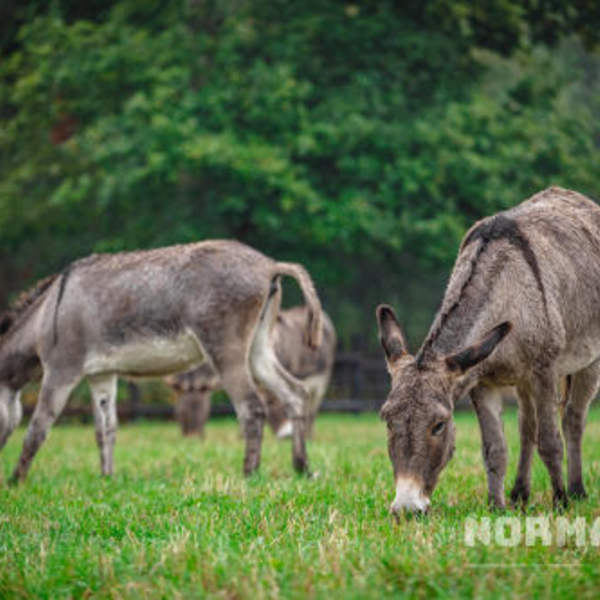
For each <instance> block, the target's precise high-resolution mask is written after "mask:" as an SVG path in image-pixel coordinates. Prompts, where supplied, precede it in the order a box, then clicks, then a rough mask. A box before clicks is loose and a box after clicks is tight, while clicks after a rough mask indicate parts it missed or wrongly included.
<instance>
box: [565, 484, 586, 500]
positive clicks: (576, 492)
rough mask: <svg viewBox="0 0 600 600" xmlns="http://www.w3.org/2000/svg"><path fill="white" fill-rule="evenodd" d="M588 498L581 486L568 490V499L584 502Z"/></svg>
mask: <svg viewBox="0 0 600 600" xmlns="http://www.w3.org/2000/svg"><path fill="white" fill-rule="evenodd" d="M587 497H588V495H587V492H586V491H585V488H584V487H583V484H582V483H581V484H579V485H572V486H571V487H570V488H569V498H571V499H572V500H585V499H586V498H587Z"/></svg>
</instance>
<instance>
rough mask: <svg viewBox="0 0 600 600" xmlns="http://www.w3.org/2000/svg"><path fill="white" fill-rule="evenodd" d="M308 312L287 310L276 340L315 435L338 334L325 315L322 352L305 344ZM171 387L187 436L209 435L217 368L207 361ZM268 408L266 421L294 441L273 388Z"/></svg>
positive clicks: (180, 376)
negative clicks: (303, 396) (304, 398)
mask: <svg viewBox="0 0 600 600" xmlns="http://www.w3.org/2000/svg"><path fill="white" fill-rule="evenodd" d="M308 317H309V315H308V312H307V310H306V308H305V307H304V306H297V307H294V308H290V309H288V310H282V311H281V313H280V314H279V315H277V321H276V324H275V329H274V331H273V336H274V337H273V341H274V344H275V354H276V355H277V358H278V359H279V362H280V363H281V364H282V365H283V366H284V367H285V368H286V369H287V370H288V371H289V372H290V373H291V374H292V375H294V376H295V377H296V378H297V379H299V380H300V381H302V383H303V384H304V386H305V387H306V389H307V390H308V393H309V395H308V405H307V406H306V407H305V415H306V418H307V434H308V436H311V435H312V431H313V426H314V422H315V418H316V416H317V413H318V411H319V407H320V406H321V402H322V401H323V398H324V396H325V392H326V391H327V386H328V385H329V380H330V378H331V370H332V368H333V363H334V360H335V345H336V335H335V329H334V327H333V324H332V323H331V320H330V319H329V317H328V316H327V314H326V313H323V314H322V323H323V332H322V342H321V345H320V346H319V347H318V348H317V349H311V348H308V347H307V346H306V344H304V343H303V336H304V333H305V331H306V327H307V321H308ZM165 381H166V383H167V384H168V385H169V386H170V387H171V388H172V389H173V390H175V392H176V393H177V395H178V399H177V404H176V416H177V420H178V421H179V424H180V425H181V429H182V432H183V434H184V435H199V436H202V435H203V433H204V426H205V424H206V421H207V420H208V417H209V415H210V397H211V394H212V393H213V392H214V391H216V390H218V389H219V388H221V382H220V381H219V378H218V376H217V374H216V373H215V370H214V369H213V368H212V367H211V366H210V364H208V363H204V364H202V365H201V366H200V367H198V368H197V369H194V370H193V371H188V372H187V373H180V374H177V375H171V376H170V377H167V378H166V380H165ZM261 393H262V395H263V396H264V398H265V400H266V404H267V422H268V423H269V425H270V427H271V429H272V430H273V433H275V435H277V437H279V438H280V439H283V438H287V437H290V436H291V434H292V422H291V420H290V419H289V418H288V415H287V413H286V410H285V406H284V405H283V403H282V402H281V401H280V400H279V399H278V398H277V397H276V396H274V395H273V394H270V393H269V392H268V390H261Z"/></svg>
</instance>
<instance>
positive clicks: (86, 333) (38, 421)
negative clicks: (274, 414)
mask: <svg viewBox="0 0 600 600" xmlns="http://www.w3.org/2000/svg"><path fill="white" fill-rule="evenodd" d="M282 275H289V276H291V277H293V278H294V279H296V281H297V282H298V284H299V285H300V288H301V290H302V293H303V295H304V298H305V301H306V303H307V305H308V315H309V318H308V328H307V331H306V338H305V341H306V343H307V344H308V345H309V346H311V347H317V346H318V345H319V343H320V336H321V305H320V302H319V299H318V297H317V294H316V292H315V289H314V286H313V283H312V281H311V278H310V276H309V275H308V273H307V272H306V271H305V270H304V269H303V268H302V267H301V266H300V265H297V264H291V263H280V262H275V261H273V260H271V259H270V258H268V257H266V256H264V255H263V254H261V253H259V252H257V251H256V250H253V249H252V248H249V247H248V246H245V245H243V244H240V243H238V242H235V241H208V242H201V243H195V244H188V245H182V246H172V247H169V248H160V249H156V250H147V251H140V252H130V253H119V254H101V255H92V256H90V257H88V258H84V259H82V260H79V261H77V262H75V263H73V264H71V265H70V266H69V267H67V269H66V270H65V271H63V272H62V273H61V274H60V275H57V276H54V277H50V278H48V279H46V280H44V281H43V282H41V283H40V284H39V285H38V286H37V287H36V288H35V289H34V290H32V291H31V292H29V293H27V294H25V295H24V296H23V297H22V298H21V299H20V300H19V301H18V302H17V303H16V304H15V305H14V307H13V308H12V309H11V310H9V311H8V312H7V313H6V314H5V315H4V316H3V317H2V318H1V319H0V333H1V337H0V448H2V447H3V446H4V444H5V443H6V441H7V439H8V437H9V435H10V434H11V432H12V431H13V430H14V429H15V427H16V426H17V424H18V423H19V420H20V415H21V407H20V402H19V395H20V390H21V389H22V388H23V386H24V385H25V384H26V383H28V382H29V381H33V380H36V379H39V378H40V377H42V384H41V389H40V394H39V399H38V403H37V406H36V409H35V412H34V414H33V418H32V420H31V423H30V424H29V429H28V431H27V434H26V437H25V441H24V444H23V451H22V453H21V457H20V459H19V463H18V465H17V467H16V469H15V471H14V474H13V476H12V481H18V480H22V479H24V478H25V476H26V475H27V471H28V469H29V466H30V464H31V461H32V459H33V457H34V456H35V454H36V452H37V451H38V449H39V447H40V446H41V444H42V443H43V441H44V439H45V438H46V436H47V434H48V431H49V429H50V427H51V425H52V424H53V423H54V421H55V420H56V418H57V417H58V416H59V415H60V413H61V411H62V410H63V408H64V406H65V404H66V402H67V400H68V398H69V395H70V393H71V392H72V390H73V389H74V388H75V386H76V385H77V384H78V383H79V382H80V381H81V380H82V379H83V378H87V379H88V381H89V383H90V386H91V390H92V396H93V402H94V415H95V421H96V439H97V442H98V445H99V448H100V458H101V467H102V473H103V474H105V475H109V474H111V473H112V472H113V447H114V443H115V433H116V422H117V417H116V406H115V396H116V382H117V377H118V376H124V377H163V376H165V375H168V374H171V373H175V372H179V371H184V370H187V369H189V368H191V367H192V366H194V365H197V364H199V363H201V362H203V361H204V360H207V361H209V362H210V364H211V365H212V366H213V367H214V369H215V370H216V372H217V373H218V375H219V378H220V380H221V381H222V384H223V387H224V388H225V390H226V391H227V393H228V394H229V396H230V398H231V399H232V401H233V403H234V405H235V408H236V411H237V414H238V417H239V419H240V421H241V423H242V428H243V430H244V432H245V438H246V452H245V458H244V473H245V474H250V473H252V472H253V471H255V470H256V469H258V467H259V464H260V451H261V443H262V433H263V424H264V419H265V408H264V403H263V402H262V400H261V398H260V396H259V394H258V392H257V387H263V388H265V389H267V390H269V392H270V393H272V394H273V395H275V396H277V397H278V398H280V399H281V401H282V402H283V403H284V404H285V405H286V406H287V407H288V409H289V412H290V414H291V415H292V417H293V429H294V432H293V438H294V443H293V463H294V467H295V468H296V470H298V471H306V470H307V469H308V461H307V457H306V447H305V423H304V416H303V406H304V404H305V401H306V396H307V391H306V390H305V388H304V386H303V385H302V383H301V382H299V381H298V380H297V379H296V378H295V377H293V376H292V375H291V374H290V373H289V372H288V371H287V370H286V369H285V368H284V367H283V366H282V365H281V364H280V362H279V360H278V359H277V356H276V355H275V352H274V350H273V344H272V341H271V332H272V329H273V326H274V323H275V320H276V318H277V315H278V314H279V310H280V300H281V286H280V276H282Z"/></svg>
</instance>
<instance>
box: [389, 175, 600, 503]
mask: <svg viewBox="0 0 600 600" xmlns="http://www.w3.org/2000/svg"><path fill="white" fill-rule="evenodd" d="M377 319H378V322H379V331H380V338H381V343H382V345H383V349H384V353H385V356H386V360H387V365H388V370H389V373H390V375H391V380H392V387H391V392H390V394H389V397H388V399H387V401H386V403H385V404H384V406H383V408H382V410H381V415H382V417H383V418H384V419H385V421H386V423H387V428H388V448H389V454H390V458H391V461H392V463H393V467H394V475H395V481H396V497H395V499H394V502H393V504H392V511H393V512H394V513H396V514H398V513H399V512H400V511H401V510H402V509H408V510H416V511H425V510H426V509H427V507H428V506H429V502H430V496H431V493H432V492H433V490H434V487H435V485H436V483H437V480H438V476H439V474H440V472H441V470H442V469H443V468H444V466H445V465H446V464H447V463H448V461H449V460H450V458H451V457H452V453H453V451H454V438H455V428H454V423H453V420H452V412H453V409H454V403H455V401H456V400H457V399H458V398H460V397H461V396H463V395H464V394H466V393H470V397H471V401H472V403H473V406H474V407H475V411H476V413H477V417H478V419H479V425H480V428H481V436H482V442H483V459H484V463H485V468H486V471H487V480H488V492H489V501H490V503H491V505H493V506H495V507H499V508H502V507H504V506H505V499H504V476H505V473H506V462H507V449H506V441H505V438H504V433H503V429H502V423H501V417H500V413H501V397H500V392H499V388H501V387H503V386H515V387H516V390H517V394H518V400H519V429H520V438H521V452H520V459H519V465H518V473H517V478H516V481H515V484H514V487H513V489H512V493H511V499H512V501H513V502H515V503H526V502H527V500H528V498H529V493H530V481H531V461H532V457H533V451H534V447H535V445H536V444H537V447H538V451H539V454H540V456H541V458H542V460H543V462H544V464H545V465H546V467H547V469H548V472H549V474H550V478H551V481H552V487H553V492H554V502H555V505H565V504H566V503H567V493H566V492H565V486H564V484H563V476H562V459H563V441H562V439H561V435H560V431H559V428H558V423H557V413H558V411H559V408H561V406H562V407H563V408H564V412H563V416H562V430H563V435H564V438H565V441H566V446H567V455H568V493H569V495H571V496H574V497H581V496H584V495H585V491H584V486H583V480H582V471H581V441H582V437H583V431H584V426H585V420H586V415H587V410H588V406H589V404H590V402H591V400H592V399H593V398H594V396H595V394H596V392H597V390H598V386H599V382H600V208H598V206H597V205H596V204H595V203H594V202H592V201H591V200H589V199H587V198H585V197H584V196H582V195H581V194H577V193H575V192H572V191H569V190H564V189H561V188H555V187H554V188H550V189H547V190H545V191H543V192H541V193H539V194H537V195H536V196H534V197H533V198H531V199H530V200H527V201H526V202H523V203H522V204H520V205H518V206H516V207H515V208H513V209H511V210H509V211H507V212H504V213H500V214H497V215H495V216H493V217H490V218H488V219H484V220H483V221H480V222H479V223H477V224H475V226H474V227H473V228H472V229H471V230H470V231H469V232H468V233H467V235H466V237H465V239H464V240H463V243H462V246H461V248H460V251H459V255H458V258H457V260H456V264H455V266H454V270H453V272H452V275H451V277H450V281H449V283H448V287H447V290H446V294H445V296H444V300H443V302H442V306H441V309H440V311H439V312H438V315H437V317H436V319H435V321H434V323H433V325H432V327H431V330H430V332H429V334H428V336H427V338H426V340H425V342H424V343H423V346H422V347H421V349H420V351H419V352H418V354H417V355H416V356H414V357H413V356H411V355H410V354H409V353H408V350H407V346H406V342H405V339H404V336H403V334H402V331H401V329H400V325H399V323H398V321H397V319H396V317H395V315H394V312H393V311H392V309H391V308H390V307H388V306H380V307H379V308H378V309H377ZM505 338H506V339H505ZM503 340H505V341H503ZM565 380H566V381H567V382H568V386H567V390H566V393H565V394H561V392H560V382H561V381H565Z"/></svg>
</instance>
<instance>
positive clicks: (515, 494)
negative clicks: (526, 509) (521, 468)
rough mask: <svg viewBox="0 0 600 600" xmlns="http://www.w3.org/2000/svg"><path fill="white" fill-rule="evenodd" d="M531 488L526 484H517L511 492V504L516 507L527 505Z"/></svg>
mask: <svg viewBox="0 0 600 600" xmlns="http://www.w3.org/2000/svg"><path fill="white" fill-rule="evenodd" d="M529 494H530V492H529V489H528V488H527V487H525V486H524V485H515V487H513V489H512V491H511V493H510V501H511V504H512V505H513V506H515V507H517V506H521V507H522V506H526V505H527V503H528V502H529Z"/></svg>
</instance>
